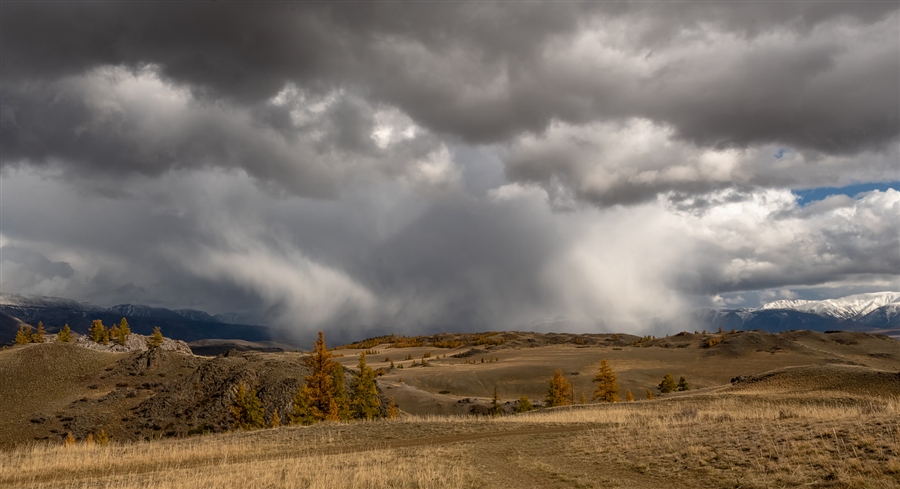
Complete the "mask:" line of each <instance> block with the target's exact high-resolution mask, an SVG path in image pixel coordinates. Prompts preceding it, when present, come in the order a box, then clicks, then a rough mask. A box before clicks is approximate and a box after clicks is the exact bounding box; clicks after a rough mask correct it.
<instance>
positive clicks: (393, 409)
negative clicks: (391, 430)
mask: <svg viewBox="0 0 900 489" xmlns="http://www.w3.org/2000/svg"><path fill="white" fill-rule="evenodd" d="M399 415H400V409H398V408H397V404H396V403H395V402H394V398H393V397H391V399H390V401H389V402H388V405H387V418H388V419H394V418H396V417H397V416H399Z"/></svg>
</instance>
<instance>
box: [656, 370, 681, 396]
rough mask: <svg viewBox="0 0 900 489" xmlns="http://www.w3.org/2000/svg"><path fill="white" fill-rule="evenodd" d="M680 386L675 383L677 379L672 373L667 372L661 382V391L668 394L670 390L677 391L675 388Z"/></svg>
mask: <svg viewBox="0 0 900 489" xmlns="http://www.w3.org/2000/svg"><path fill="white" fill-rule="evenodd" d="M677 388H678V385H677V384H675V379H673V378H672V374H666V376H665V377H663V379H662V382H660V383H659V392H662V393H663V394H667V393H669V392H675V389H677Z"/></svg>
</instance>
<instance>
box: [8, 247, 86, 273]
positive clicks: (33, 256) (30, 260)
mask: <svg viewBox="0 0 900 489" xmlns="http://www.w3.org/2000/svg"><path fill="white" fill-rule="evenodd" d="M0 257H2V260H3V261H10V262H12V263H17V264H19V265H22V266H24V267H25V268H26V269H28V270H30V271H32V272H34V273H35V274H37V275H40V276H41V277H43V278H53V277H62V278H69V277H71V276H72V274H73V273H75V271H74V270H73V269H72V266H71V265H69V264H68V263H66V262H64V261H50V260H48V259H47V257H46V256H44V255H42V254H40V253H38V252H37V251H33V250H28V249H25V248H20V247H18V246H3V247H0Z"/></svg>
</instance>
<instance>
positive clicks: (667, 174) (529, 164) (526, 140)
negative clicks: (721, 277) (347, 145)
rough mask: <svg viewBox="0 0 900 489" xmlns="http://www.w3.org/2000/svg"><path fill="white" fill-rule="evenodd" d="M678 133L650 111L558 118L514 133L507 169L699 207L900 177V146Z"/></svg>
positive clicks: (614, 200) (525, 176) (513, 175)
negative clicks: (821, 148)
mask: <svg viewBox="0 0 900 489" xmlns="http://www.w3.org/2000/svg"><path fill="white" fill-rule="evenodd" d="M674 133H675V129H674V128H672V127H671V126H668V125H660V124H658V123H654V122H652V121H650V120H647V119H633V120H630V121H627V122H623V123H602V124H590V125H570V124H562V123H556V124H553V125H551V127H550V128H549V129H548V130H547V131H546V133H544V134H543V135H525V136H522V137H520V138H517V139H516V140H514V142H513V143H512V144H511V146H510V148H509V150H508V151H507V152H506V153H505V155H504V159H505V163H506V175H507V176H508V177H509V178H510V179H511V180H514V181H521V182H532V183H538V184H540V185H543V186H545V187H548V188H549V187H552V186H553V185H554V182H557V181H559V182H561V183H562V184H563V185H565V186H566V187H568V188H570V189H572V191H573V192H574V194H575V195H576V197H578V198H579V199H581V200H585V201H588V202H592V203H594V204H596V205H600V206H611V205H616V204H624V205H631V204H635V203H640V202H645V201H649V200H654V199H655V198H656V197H657V196H660V195H661V196H664V197H666V198H667V199H668V200H669V201H670V202H674V203H678V205H682V206H685V208H689V207H693V208H697V209H699V210H702V209H703V208H704V207H708V206H710V205H713V204H716V203H718V204H721V203H725V202H727V200H728V199H740V198H741V197H740V196H741V195H742V194H747V193H748V191H751V190H752V189H754V188H786V187H787V188H807V187H817V186H842V185H848V184H851V183H854V182H859V181H865V182H871V181H893V180H896V178H897V163H896V162H897V161H898V159H900V154H898V152H897V148H896V147H888V148H885V149H884V150H880V151H859V152H857V153H855V154H853V155H840V154H837V155H829V154H827V153H819V152H815V151H798V150H796V149H794V148H785V147H783V146H780V145H778V144H770V145H761V146H750V147H747V148H743V149H738V148H729V147H724V148H723V147H715V146H713V147H708V146H703V145H698V144H695V143H691V142H689V141H684V140H680V139H678V138H677V137H676V136H675V134H674ZM720 190H725V191H724V192H718V191H720ZM710 197H715V199H716V201H709V198H710ZM723 199H725V200H723Z"/></svg>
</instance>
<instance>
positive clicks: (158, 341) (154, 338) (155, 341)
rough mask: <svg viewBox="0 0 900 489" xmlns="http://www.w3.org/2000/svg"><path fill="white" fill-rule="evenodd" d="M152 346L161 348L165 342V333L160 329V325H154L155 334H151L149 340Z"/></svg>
mask: <svg viewBox="0 0 900 489" xmlns="http://www.w3.org/2000/svg"><path fill="white" fill-rule="evenodd" d="M148 344H149V345H150V348H159V347H161V346H162V344H163V335H162V331H160V329H159V326H154V327H153V334H151V335H150V340H149V341H148Z"/></svg>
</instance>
